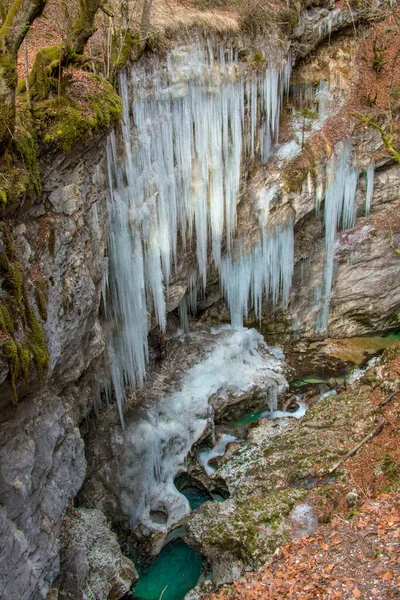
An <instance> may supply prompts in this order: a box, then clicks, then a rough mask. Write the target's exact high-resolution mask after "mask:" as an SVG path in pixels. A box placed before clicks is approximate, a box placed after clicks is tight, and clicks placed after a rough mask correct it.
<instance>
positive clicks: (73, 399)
mask: <svg viewBox="0 0 400 600" xmlns="http://www.w3.org/2000/svg"><path fill="white" fill-rule="evenodd" d="M104 150H105V139H104V138H100V139H98V140H96V142H95V143H93V144H91V145H90V146H87V147H83V148H81V149H80V150H78V149H75V150H74V151H73V152H70V153H68V154H66V155H64V154H54V155H52V156H44V157H43V158H42V168H43V181H44V190H43V195H42V198H41V200H40V202H37V203H35V204H33V205H32V206H31V207H30V208H29V209H28V210H27V213H26V212H24V214H23V215H21V216H19V217H17V219H16V222H14V223H13V230H12V231H11V232H10V233H11V238H12V241H13V244H14V248H15V252H16V254H17V257H18V259H19V261H20V262H21V263H22V265H23V268H24V272H25V277H26V281H27V285H31V284H32V283H31V282H34V281H35V280H37V279H38V278H39V277H40V280H41V281H44V282H45V289H46V307H47V320H46V321H45V322H44V323H43V327H44V331H45V336H46V340H47V344H48V349H49V355H50V361H49V369H48V373H47V376H46V377H45V379H44V381H43V382H41V383H39V382H37V381H36V382H34V381H32V382H31V387H30V388H29V389H27V390H25V389H23V387H22V386H20V388H19V394H20V399H19V402H18V404H17V405H16V406H13V405H12V404H11V393H10V387H9V383H8V381H3V384H2V388H1V392H2V394H1V398H2V408H1V418H0V431H1V433H0V440H1V441H0V462H1V479H0V499H1V504H2V506H1V533H2V535H1V540H2V542H1V577H0V582H1V583H0V596H1V597H4V598H17V597H18V598H25V599H28V598H29V599H33V598H44V597H46V594H47V591H48V589H49V587H51V584H52V582H53V580H54V579H55V577H57V575H58V574H59V571H60V562H59V550H60V529H61V524H62V520H63V517H64V515H65V512H66V510H67V507H68V505H69V504H70V503H71V502H72V501H73V499H74V498H75V496H76V494H77V492H78V491H79V489H80V487H81V485H82V483H83V481H84V478H85V472H86V462H85V456H84V444H83V441H82V438H81V434H80V431H79V423H80V421H81V420H82V419H83V418H84V417H85V416H86V415H87V413H88V411H90V410H91V409H92V407H93V401H94V394H95V391H94V389H95V388H94V385H93V378H92V374H91V367H92V365H93V364H94V363H95V361H96V360H97V359H98V358H99V357H100V355H101V354H102V352H103V349H104V342H103V339H102V331H101V327H100V324H99V316H98V313H99V304H100V295H101V290H102V281H103V278H104V275H105V273H106V270H107V258H106V248H107V239H106V238H107V226H106V219H107V216H106V185H105V181H104V173H105V168H104V154H105V151H104ZM101 173H103V179H102V178H101ZM32 287H33V286H32ZM38 318H39V317H38ZM5 374H6V371H5V373H4V375H5ZM3 379H4V376H3ZM104 527H105V525H103V528H104ZM129 583H130V582H129V577H127V579H126V583H125V589H126V588H127V587H128V586H129ZM123 587H124V586H122V587H121V586H120V591H121V590H122V592H123V589H122V588H123ZM121 595H122V593H121ZM98 597H99V598H100V597H103V596H98Z"/></svg>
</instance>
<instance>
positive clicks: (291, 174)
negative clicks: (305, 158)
mask: <svg viewBox="0 0 400 600" xmlns="http://www.w3.org/2000/svg"><path fill="white" fill-rule="evenodd" d="M308 173H309V169H307V168H306V167H303V166H300V167H294V168H293V166H292V165H290V166H289V167H288V168H286V169H285V170H284V172H283V173H282V183H283V189H284V190H285V191H286V192H297V191H300V190H301V187H302V185H303V183H304V182H305V181H306V179H307V176H308Z"/></svg>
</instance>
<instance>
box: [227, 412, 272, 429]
mask: <svg viewBox="0 0 400 600" xmlns="http://www.w3.org/2000/svg"><path fill="white" fill-rule="evenodd" d="M266 410H268V409H267V408H262V409H261V410H258V411H257V412H254V413H244V414H243V415H242V416H241V417H239V418H238V419H237V420H236V421H235V422H234V423H233V427H235V428H236V427H244V426H245V425H250V423H254V421H258V419H259V418H260V417H261V415H262V414H263V413H265V411H266Z"/></svg>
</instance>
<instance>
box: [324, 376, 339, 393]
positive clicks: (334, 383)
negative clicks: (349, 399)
mask: <svg viewBox="0 0 400 600" xmlns="http://www.w3.org/2000/svg"><path fill="white" fill-rule="evenodd" d="M326 383H327V385H328V386H329V387H330V388H331V390H333V389H335V388H336V386H337V381H336V379H335V378H334V377H331V378H330V379H328V381H327V382H326Z"/></svg>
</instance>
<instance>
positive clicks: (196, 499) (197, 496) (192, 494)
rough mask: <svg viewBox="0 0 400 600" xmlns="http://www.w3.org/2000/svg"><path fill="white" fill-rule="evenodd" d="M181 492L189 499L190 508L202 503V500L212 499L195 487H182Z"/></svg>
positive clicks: (193, 508) (208, 500)
mask: <svg viewBox="0 0 400 600" xmlns="http://www.w3.org/2000/svg"><path fill="white" fill-rule="evenodd" d="M181 493H182V494H183V495H184V496H186V498H187V499H188V500H189V504H190V508H191V509H192V510H195V509H196V508H198V507H199V506H201V505H202V504H204V502H210V501H212V497H209V496H206V494H204V493H203V492H202V491H201V490H199V489H197V488H188V489H184V490H182V492H181Z"/></svg>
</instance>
